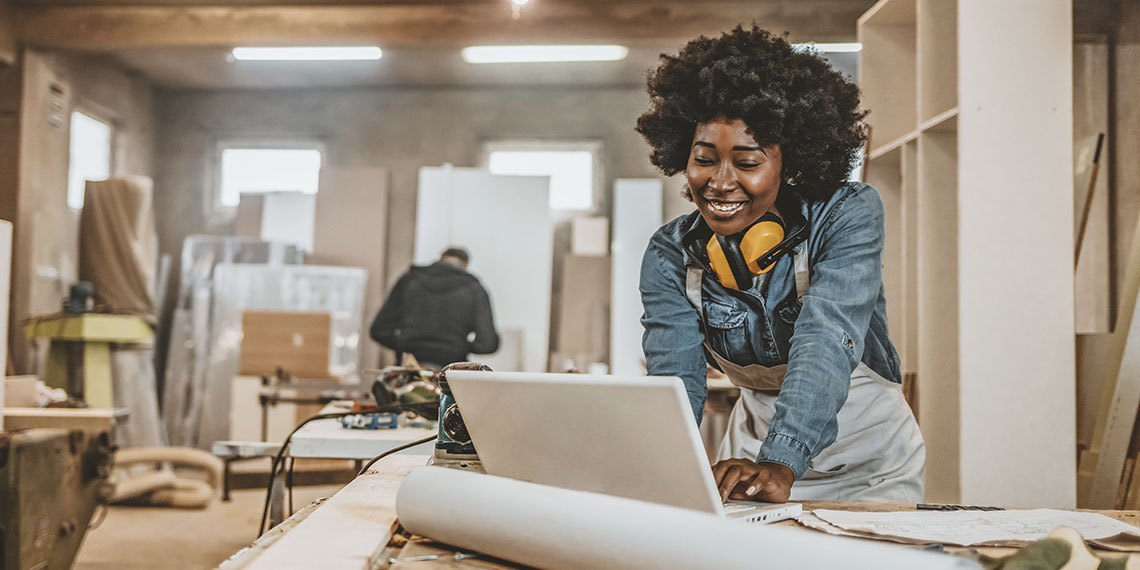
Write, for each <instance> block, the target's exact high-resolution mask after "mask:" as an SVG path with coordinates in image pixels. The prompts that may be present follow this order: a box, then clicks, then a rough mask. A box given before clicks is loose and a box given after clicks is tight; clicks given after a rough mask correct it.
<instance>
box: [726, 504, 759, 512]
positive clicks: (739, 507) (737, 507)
mask: <svg viewBox="0 0 1140 570" xmlns="http://www.w3.org/2000/svg"><path fill="white" fill-rule="evenodd" d="M722 506H723V507H724V514H726V515H731V514H732V513H739V512H740V511H751V510H755V509H756V505H748V504H741V503H736V502H732V503H724V504H723V505H722Z"/></svg>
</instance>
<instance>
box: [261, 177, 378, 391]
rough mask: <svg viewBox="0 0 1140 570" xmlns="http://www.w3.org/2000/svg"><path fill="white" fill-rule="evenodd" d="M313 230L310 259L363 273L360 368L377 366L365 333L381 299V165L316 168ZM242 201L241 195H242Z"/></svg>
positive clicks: (373, 347) (375, 346) (375, 349)
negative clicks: (365, 279) (365, 277)
mask: <svg viewBox="0 0 1140 570" xmlns="http://www.w3.org/2000/svg"><path fill="white" fill-rule="evenodd" d="M319 188H320V190H318V191H317V205H316V221H315V223H314V228H313V255H312V263H315V264H318V265H347V266H350V267H363V268H365V269H366V270H367V271H368V282H367V284H366V285H365V287H364V320H363V322H362V323H361V329H360V330H361V339H360V366H361V370H368V369H371V368H377V367H379V366H380V345H379V344H377V343H376V342H375V341H373V340H372V339H371V338H369V336H368V330H369V327H370V326H371V324H372V319H373V318H375V317H376V313H378V312H379V311H380V307H381V305H383V303H384V297H385V295H384V288H385V284H386V283H387V281H386V277H387V276H386V275H385V271H384V268H385V264H386V263H387V252H388V171H387V170H385V169H383V168H366V167H356V168H349V167H324V168H321V179H320V186H319ZM243 201H244V198H243Z"/></svg>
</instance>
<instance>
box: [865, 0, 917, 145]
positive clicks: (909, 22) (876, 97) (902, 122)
mask: <svg viewBox="0 0 1140 570" xmlns="http://www.w3.org/2000/svg"><path fill="white" fill-rule="evenodd" d="M859 24H860V25H859V42H860V43H862V44H863V52H862V53H874V54H875V57H876V58H877V59H878V60H879V62H877V63H876V64H875V65H866V64H865V63H864V62H865V60H866V58H865V57H864V56H863V55H862V53H861V55H860V62H859V86H860V88H861V89H862V91H863V95H862V97H863V107H864V108H865V109H867V110H869V111H870V115H868V117H867V123H868V124H869V125H870V126H871V127H872V129H873V130H872V137H873V139H874V140H873V141H872V148H878V147H881V146H883V145H885V144H888V143H890V142H891V141H894V140H895V139H898V138H900V137H902V136H904V135H906V134H907V133H909V132H911V131H912V130H914V128H915V127H916V126H917V124H918V121H917V112H916V102H915V89H916V82H917V81H916V77H915V47H916V46H915V41H916V33H915V0H883V1H881V2H879V3H878V4H876V5H875V7H874V8H872V9H871V10H869V11H868V12H867V14H866V15H864V16H863V17H862V18H860V19H859Z"/></svg>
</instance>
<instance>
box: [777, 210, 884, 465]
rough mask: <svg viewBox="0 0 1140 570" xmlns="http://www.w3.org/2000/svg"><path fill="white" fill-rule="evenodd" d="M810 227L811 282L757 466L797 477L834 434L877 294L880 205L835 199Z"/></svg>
mask: <svg viewBox="0 0 1140 570" xmlns="http://www.w3.org/2000/svg"><path fill="white" fill-rule="evenodd" d="M841 200H842V202H840V203H837V204H836V205H835V206H834V207H833V208H831V210H830V214H829V215H828V217H827V219H826V220H824V222H823V224H821V226H820V227H818V228H817V230H816V231H819V232H820V234H819V235H820V236H821V242H820V246H819V248H818V254H817V255H816V256H815V257H814V258H813V259H812V260H811V263H810V271H811V273H810V277H811V284H810V286H809V288H808V291H807V294H805V295H804V296H803V298H802V299H801V302H802V306H801V309H800V313H799V317H798V318H797V319H796V322H795V330H794V333H793V334H792V338H791V348H790V350H789V353H788V369H787V373H786V374H785V376H784V382H783V385H782V387H781V389H780V395H779V397H778V398H777V399H776V413H775V416H774V417H773V419H772V423H771V424H770V427H769V430H768V434H767V436H766V438H765V440H764V442H763V444H762V445H761V446H760V453H759V456H758V457H757V461H767V462H774V463H780V464H783V465H786V466H788V467H790V468H791V469H792V471H793V472H795V475H796V477H797V478H799V477H801V476H803V474H804V472H805V471H806V470H807V468H808V465H809V464H810V462H811V460H812V458H814V457H816V456H817V455H819V453H820V452H821V451H823V450H824V449H825V448H826V447H827V446H829V445H831V444H832V443H833V442H834V441H835V438H836V436H837V434H838V419H837V416H838V414H839V409H840V408H841V407H843V404H844V402H846V401H847V392H848V389H849V388H850V385H851V373H852V372H853V371H854V370H855V368H856V367H857V366H858V365H859V361H860V359H861V358H862V355H863V342H864V339H865V338H866V336H867V330H868V328H869V327H870V322H871V316H872V313H873V312H874V310H875V305H876V302H877V301H878V297H879V294H880V291H881V288H882V265H881V264H882V251H883V205H882V201H881V200H880V199H879V196H878V194H877V193H876V192H874V191H873V190H872V191H861V192H854V193H852V194H850V195H848V196H846V197H844V198H842V199H841Z"/></svg>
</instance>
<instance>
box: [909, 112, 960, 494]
mask: <svg viewBox="0 0 1140 570" xmlns="http://www.w3.org/2000/svg"><path fill="white" fill-rule="evenodd" d="M957 158H958V139H957V137H956V136H955V135H954V134H953V133H924V134H923V135H922V136H921V137H919V139H918V147H917V159H918V168H917V170H918V184H917V186H918V187H917V194H918V196H917V197H918V211H917V216H916V218H917V236H916V237H917V246H918V247H917V252H916V256H917V258H918V259H917V294H916V297H917V301H918V303H917V313H918V314H917V323H918V331H917V350H916V351H915V352H916V355H917V368H918V383H919V386H920V388H919V390H918V396H919V406H918V409H919V414H918V417H919V420H920V424H919V427H920V428H921V429H922V435H923V438H924V439H925V440H926V500H927V501H935V502H957V501H958V497H959V495H960V492H961V481H960V470H961V457H960V449H959V448H960V445H961V441H960V437H959V434H960V430H961V419H960V415H961V403H960V394H959V389H958V382H959V374H960V366H959V358H958V354H959V340H958V334H959V333H958V316H959V311H960V305H959V300H958V295H959V287H958V269H959V268H958V257H959V248H958V167H957Z"/></svg>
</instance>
